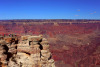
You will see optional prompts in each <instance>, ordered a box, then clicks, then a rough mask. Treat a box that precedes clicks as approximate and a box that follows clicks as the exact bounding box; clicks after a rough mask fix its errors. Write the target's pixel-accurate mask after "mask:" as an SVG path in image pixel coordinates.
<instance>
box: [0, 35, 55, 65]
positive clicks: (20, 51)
mask: <svg viewBox="0 0 100 67" xmlns="http://www.w3.org/2000/svg"><path fill="white" fill-rule="evenodd" d="M16 40H17V39H16V38H13V40H12V38H11V37H8V38H4V42H5V44H3V45H6V47H7V48H8V49H5V47H3V45H0V47H1V48H0V50H1V51H0V63H1V64H0V65H1V66H0V67H55V62H54V60H53V59H52V55H51V52H50V51H49V44H48V41H47V40H46V39H45V38H43V37H42V35H40V36H30V35H25V36H21V38H20V40H19V42H18V43H15V41H16ZM1 44H2V42H1Z"/></svg>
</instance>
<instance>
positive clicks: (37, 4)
mask: <svg viewBox="0 0 100 67" xmlns="http://www.w3.org/2000/svg"><path fill="white" fill-rule="evenodd" d="M9 19H100V0H0V20H9Z"/></svg>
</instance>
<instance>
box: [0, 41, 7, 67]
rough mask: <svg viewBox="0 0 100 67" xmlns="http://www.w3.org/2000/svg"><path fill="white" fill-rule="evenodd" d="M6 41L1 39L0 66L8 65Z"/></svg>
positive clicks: (5, 66)
mask: <svg viewBox="0 0 100 67" xmlns="http://www.w3.org/2000/svg"><path fill="white" fill-rule="evenodd" d="M4 46H5V41H3V40H0V67H7V61H6V59H7V54H6V49H5V47H4Z"/></svg>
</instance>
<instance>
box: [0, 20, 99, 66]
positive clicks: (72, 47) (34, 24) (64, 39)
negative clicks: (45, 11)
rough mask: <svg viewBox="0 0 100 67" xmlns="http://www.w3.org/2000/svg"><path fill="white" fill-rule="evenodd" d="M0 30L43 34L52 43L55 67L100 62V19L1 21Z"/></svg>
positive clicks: (19, 33)
mask: <svg viewBox="0 0 100 67" xmlns="http://www.w3.org/2000/svg"><path fill="white" fill-rule="evenodd" d="M0 34H1V35H3V36H8V35H9V34H16V35H17V36H18V37H20V36H21V35H40V34H42V35H43V37H45V38H46V39H47V40H48V42H49V43H50V45H51V46H50V52H51V53H52V58H53V59H54V60H55V65H56V67H99V66H100V21H99V20H34V21H33V20H9V21H0Z"/></svg>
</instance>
